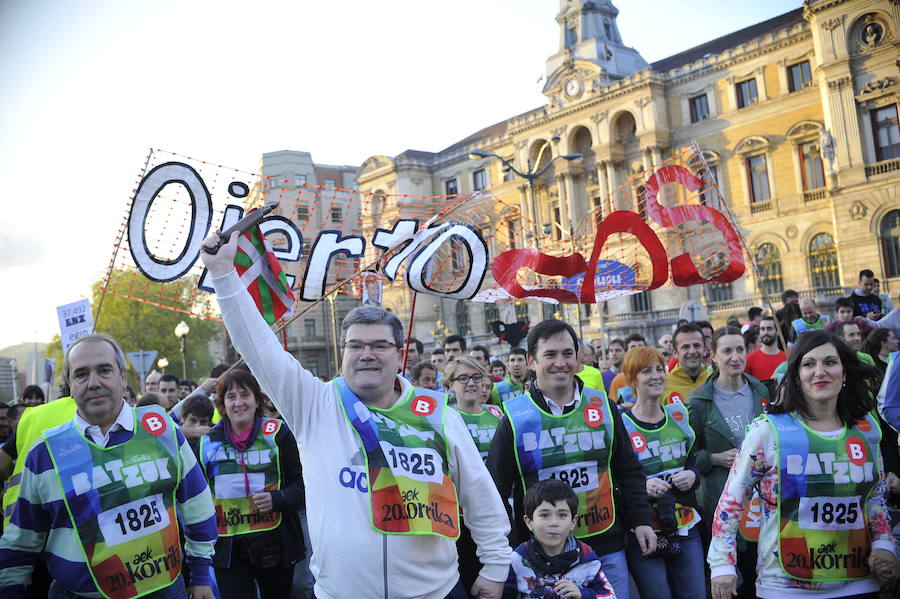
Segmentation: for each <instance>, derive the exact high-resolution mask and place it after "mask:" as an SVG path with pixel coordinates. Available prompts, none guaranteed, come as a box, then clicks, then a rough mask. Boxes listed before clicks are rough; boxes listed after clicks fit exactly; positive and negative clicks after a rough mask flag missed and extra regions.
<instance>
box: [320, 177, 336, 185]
mask: <svg viewBox="0 0 900 599" xmlns="http://www.w3.org/2000/svg"><path fill="white" fill-rule="evenodd" d="M322 185H324V186H325V187H335V184H334V179H325V181H324V182H323V183H322Z"/></svg>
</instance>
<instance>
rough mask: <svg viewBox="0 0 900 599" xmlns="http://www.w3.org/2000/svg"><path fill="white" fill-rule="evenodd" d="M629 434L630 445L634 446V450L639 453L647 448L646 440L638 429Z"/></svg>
mask: <svg viewBox="0 0 900 599" xmlns="http://www.w3.org/2000/svg"><path fill="white" fill-rule="evenodd" d="M629 436H630V437H631V446H632V447H634V451H635V452H637V453H641V452H642V451H644V450H645V449H646V448H647V440H646V439H645V438H644V435H642V434H641V433H640V431H634V432H633V433H631V435H629Z"/></svg>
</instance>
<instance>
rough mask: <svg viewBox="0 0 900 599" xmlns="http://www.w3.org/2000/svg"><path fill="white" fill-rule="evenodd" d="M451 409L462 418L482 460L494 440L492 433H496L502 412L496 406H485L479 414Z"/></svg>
mask: <svg viewBox="0 0 900 599" xmlns="http://www.w3.org/2000/svg"><path fill="white" fill-rule="evenodd" d="M453 409H454V410H456V411H457V412H459V415H460V416H462V419H463V422H465V423H466V428H468V429H469V434H471V435H472V440H474V441H475V446H476V447H478V453H480V454H481V459H482V460H484V459H485V458H487V454H488V451H489V450H490V448H491V441H492V440H493V439H494V433H496V432H497V425H499V424H500V419H501V418H502V417H503V412H501V411H500V408H498V407H497V406H492V405H485V406H484V410H483V411H482V412H481V414H469V413H468V412H463V411H462V410H460V409H459V408H453Z"/></svg>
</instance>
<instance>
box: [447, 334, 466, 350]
mask: <svg viewBox="0 0 900 599" xmlns="http://www.w3.org/2000/svg"><path fill="white" fill-rule="evenodd" d="M449 343H459V348H460V349H461V350H463V351H466V338H465V337H463V336H462V335H450V336H449V337H447V338H446V339H444V347H447V344H449Z"/></svg>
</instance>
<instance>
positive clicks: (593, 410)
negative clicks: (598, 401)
mask: <svg viewBox="0 0 900 599" xmlns="http://www.w3.org/2000/svg"><path fill="white" fill-rule="evenodd" d="M584 421H585V423H587V425H588V426H591V427H594V428H597V427H598V426H600V425H601V424H603V411H602V410H601V409H600V408H598V407H597V406H588V407H586V408H585V409H584Z"/></svg>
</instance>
